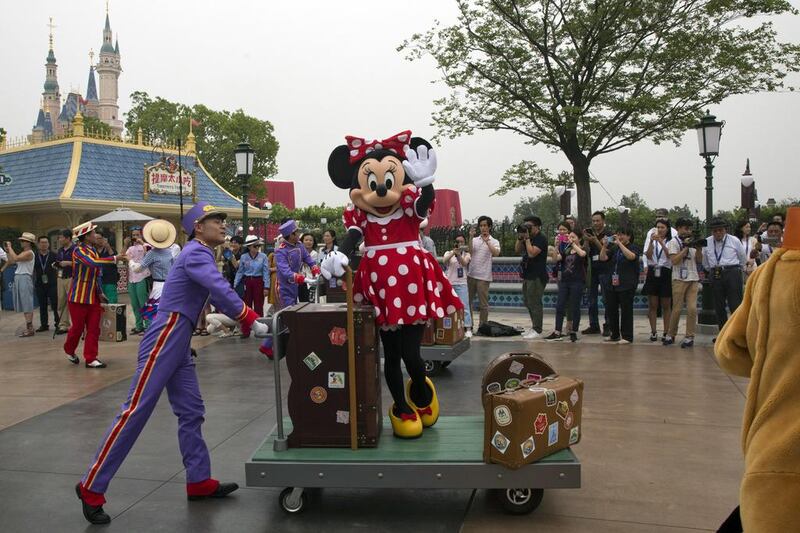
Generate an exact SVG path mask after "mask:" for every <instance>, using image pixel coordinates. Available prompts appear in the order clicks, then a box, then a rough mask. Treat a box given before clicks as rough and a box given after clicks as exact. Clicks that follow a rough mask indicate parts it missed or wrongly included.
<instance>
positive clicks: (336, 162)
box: [328, 144, 353, 189]
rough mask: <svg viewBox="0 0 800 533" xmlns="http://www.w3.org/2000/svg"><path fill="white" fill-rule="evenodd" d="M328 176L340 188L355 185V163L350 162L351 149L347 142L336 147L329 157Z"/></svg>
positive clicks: (348, 187)
mask: <svg viewBox="0 0 800 533" xmlns="http://www.w3.org/2000/svg"><path fill="white" fill-rule="evenodd" d="M328 176H330V178H331V181H332V182H333V184H334V185H336V186H337V187H339V188H340V189H350V188H352V187H353V165H351V164H350V151H349V150H348V148H347V145H346V144H343V145H341V146H337V147H336V148H334V149H333V152H331V155H330V157H328Z"/></svg>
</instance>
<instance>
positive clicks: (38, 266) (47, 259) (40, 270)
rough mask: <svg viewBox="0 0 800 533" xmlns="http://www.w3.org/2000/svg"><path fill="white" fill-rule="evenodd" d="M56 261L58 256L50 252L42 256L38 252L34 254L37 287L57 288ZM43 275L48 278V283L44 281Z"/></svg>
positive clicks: (34, 276) (34, 272)
mask: <svg viewBox="0 0 800 533" xmlns="http://www.w3.org/2000/svg"><path fill="white" fill-rule="evenodd" d="M55 261H56V255H55V254H54V253H52V252H50V251H49V250H48V251H47V253H46V254H45V255H42V254H40V253H39V252H38V251H36V252H34V253H33V278H34V284H35V285H36V286H37V287H44V286H45V285H48V286H52V287H55V285H56V276H57V274H56V270H55V269H54V268H53V263H54V262H55ZM42 275H45V276H47V282H45V281H44V279H43V278H42Z"/></svg>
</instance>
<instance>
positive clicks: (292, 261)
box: [275, 241, 317, 285]
mask: <svg viewBox="0 0 800 533" xmlns="http://www.w3.org/2000/svg"><path fill="white" fill-rule="evenodd" d="M303 263H305V264H307V265H308V266H310V267H315V266H317V263H315V262H314V260H313V259H311V256H310V255H309V254H308V250H306V247H305V246H303V243H301V242H298V243H297V244H289V243H288V242H286V241H283V242H281V244H280V245H279V246H278V249H277V250H275V268H277V269H278V280H279V281H280V283H281V284H282V285H285V284H287V283H294V275H295V274H299V273H300V266H301V265H302V264H303Z"/></svg>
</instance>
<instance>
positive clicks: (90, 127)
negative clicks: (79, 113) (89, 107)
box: [83, 116, 113, 136]
mask: <svg viewBox="0 0 800 533" xmlns="http://www.w3.org/2000/svg"><path fill="white" fill-rule="evenodd" d="M83 127H84V129H85V130H86V132H87V133H90V134H92V135H100V136H111V135H112V133H113V131H112V130H111V126H109V125H108V124H106V123H105V122H103V121H102V120H100V119H99V118H97V117H89V116H84V117H83Z"/></svg>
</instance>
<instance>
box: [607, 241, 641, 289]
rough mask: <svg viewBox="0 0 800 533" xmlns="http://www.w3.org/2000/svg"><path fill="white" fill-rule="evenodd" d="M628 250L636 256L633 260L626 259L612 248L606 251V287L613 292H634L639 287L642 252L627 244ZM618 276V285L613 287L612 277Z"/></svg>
mask: <svg viewBox="0 0 800 533" xmlns="http://www.w3.org/2000/svg"><path fill="white" fill-rule="evenodd" d="M627 248H628V250H630V251H631V252H633V253H634V254H636V257H634V258H633V259H628V258H627V257H625V254H623V253H622V251H621V250H620V249H619V248H618V247H617V246H614V247H612V248H611V249H609V250H607V251H606V254H608V261H606V263H607V265H608V267H607V268H608V270H607V272H608V282H607V284H608V286H609V287H610V288H611V289H612V290H615V291H627V290H636V287H637V286H638V285H639V262H640V260H641V255H642V252H641V250H639V247H638V246H636V245H635V244H629V245H628V247H627ZM615 274H616V275H618V276H619V285H616V286H614V285H613V279H614V275H615Z"/></svg>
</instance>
